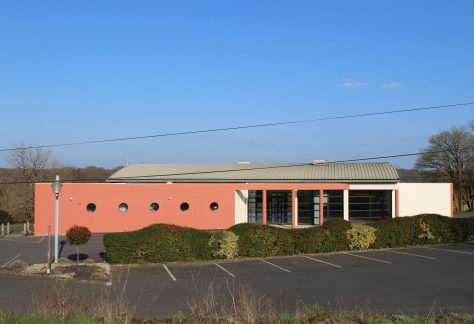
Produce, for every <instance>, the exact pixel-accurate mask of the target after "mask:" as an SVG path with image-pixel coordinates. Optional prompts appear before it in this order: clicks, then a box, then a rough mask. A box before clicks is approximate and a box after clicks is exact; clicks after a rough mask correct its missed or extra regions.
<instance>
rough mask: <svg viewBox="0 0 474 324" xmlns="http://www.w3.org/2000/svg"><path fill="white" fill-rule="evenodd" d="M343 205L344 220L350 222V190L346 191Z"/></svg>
mask: <svg viewBox="0 0 474 324" xmlns="http://www.w3.org/2000/svg"><path fill="white" fill-rule="evenodd" d="M343 203H344V208H343V210H344V211H343V213H344V220H346V221H349V190H344V197H343Z"/></svg>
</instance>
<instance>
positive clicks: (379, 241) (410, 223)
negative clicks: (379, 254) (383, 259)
mask: <svg viewBox="0 0 474 324" xmlns="http://www.w3.org/2000/svg"><path fill="white" fill-rule="evenodd" d="M367 225H370V226H372V227H374V228H376V229H377V232H376V233H377V238H376V240H375V242H374V243H373V244H372V245H371V247H372V248H376V249H378V248H387V247H388V248H391V247H403V246H409V245H419V244H432V243H449V242H459V241H466V240H468V239H470V238H471V239H472V238H474V219H453V218H449V217H445V216H440V215H435V214H423V215H417V216H413V217H400V218H395V219H387V220H383V221H375V222H371V223H368V224H367Z"/></svg>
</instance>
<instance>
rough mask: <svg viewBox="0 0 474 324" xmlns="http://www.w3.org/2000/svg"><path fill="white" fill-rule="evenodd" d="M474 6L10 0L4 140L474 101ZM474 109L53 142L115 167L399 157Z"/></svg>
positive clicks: (3, 10) (3, 23) (5, 15)
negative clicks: (155, 136)
mask: <svg viewBox="0 0 474 324" xmlns="http://www.w3.org/2000/svg"><path fill="white" fill-rule="evenodd" d="M473 12H474V2H473V1H470V0H469V1H436V2H434V1H381V0H376V1H375V0H374V1H324V2H323V1H275V0H272V1H217V0H216V1H46V0H42V1H2V2H0V112H1V113H2V118H1V121H2V123H1V127H0V148H9V147H15V146H18V145H19V144H21V143H23V144H25V145H41V144H51V143H63V142H75V141H84V140H95V139H103V138H115V137H128V136H141V135H148V134H159V133H168V132H176V131H188V130H197V129H207V128H220V127H231V126H238V125H245V124H258V123H267V122H279V121H286V120H295V119H311V118H319V117H326V116H337V115H346V114H356V113H365V112H373V111H385V110H392V109H403V108H416V107H425V106H433V105H442V104H450V103H461V102H467V101H474V93H473V90H474V55H473V53H474V37H473V36H474V19H472V13H473ZM473 109H474V106H470V107H466V108H458V109H445V110H437V111H430V112H417V113H410V114H397V115H387V116H379V117H368V118H360V119H348V120H337V121H324V122H317V123H309V124H300V125H289V126H279V127H271V128H261V129H252V130H239V131H231V132H223V133H212V134H203V135H190V136H179V137H168V138H159V139H148V140H139V141H129V142H120V143H113V144H110V143H109V144H97V145H87V146H86V145H85V146H75V147H67V148H56V149H52V154H53V156H54V157H55V158H56V159H57V160H59V161H60V162H61V163H62V164H64V165H73V166H87V165H97V166H103V167H114V166H117V165H123V164H124V163H125V162H124V161H125V160H129V161H130V162H131V163H208V162H230V163H233V162H237V161H252V162H309V161H311V160H314V159H327V160H333V161H334V160H344V159H352V158H360V157H368V156H380V155H391V154H399V153H409V152H417V151H419V150H420V149H423V148H425V147H426V145H427V141H428V138H429V136H430V135H432V134H435V133H437V132H439V131H441V130H445V129H448V128H449V127H451V126H461V125H466V124H467V122H468V121H469V120H472V119H474V114H473V112H474V111H473ZM7 159H8V154H7V153H0V166H8V163H7ZM389 161H390V162H392V163H394V164H395V165H396V166H398V167H412V166H413V161H414V158H403V159H393V160H389Z"/></svg>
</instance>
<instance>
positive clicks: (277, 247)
mask: <svg viewBox="0 0 474 324" xmlns="http://www.w3.org/2000/svg"><path fill="white" fill-rule="evenodd" d="M229 231H231V232H233V233H235V234H237V236H238V237H239V255H240V256H248V257H263V256H275V255H290V254H293V253H294V251H295V243H294V240H293V237H292V236H291V234H290V230H288V229H283V228H277V227H273V226H269V225H260V224H250V223H244V224H237V225H234V226H232V227H231V228H229Z"/></svg>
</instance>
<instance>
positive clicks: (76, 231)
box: [66, 225, 92, 246]
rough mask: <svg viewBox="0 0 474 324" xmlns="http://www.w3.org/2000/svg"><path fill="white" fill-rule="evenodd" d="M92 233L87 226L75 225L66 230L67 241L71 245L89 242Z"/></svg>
mask: <svg viewBox="0 0 474 324" xmlns="http://www.w3.org/2000/svg"><path fill="white" fill-rule="evenodd" d="M91 236H92V233H91V231H90V230H89V229H88V228H87V227H85V226H78V225H73V226H72V227H71V228H70V229H68V230H67V232H66V237H67V241H68V242H69V244H71V245H76V246H77V245H83V244H86V243H87V242H89V240H90V239H91Z"/></svg>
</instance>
